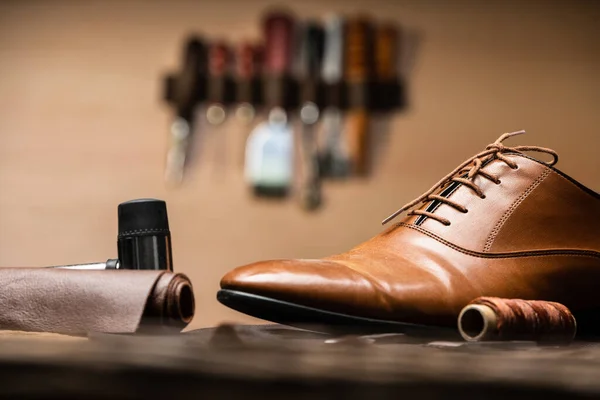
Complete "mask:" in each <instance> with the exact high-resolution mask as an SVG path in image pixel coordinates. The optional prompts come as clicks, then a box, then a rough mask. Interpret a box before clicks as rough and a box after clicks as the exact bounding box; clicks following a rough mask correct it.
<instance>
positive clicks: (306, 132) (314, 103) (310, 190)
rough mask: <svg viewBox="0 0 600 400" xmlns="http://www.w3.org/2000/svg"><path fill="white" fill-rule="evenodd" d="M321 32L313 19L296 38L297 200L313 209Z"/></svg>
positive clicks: (317, 195)
mask: <svg viewBox="0 0 600 400" xmlns="http://www.w3.org/2000/svg"><path fill="white" fill-rule="evenodd" d="M323 51H324V33H323V30H322V28H321V27H320V26H319V25H318V24H316V23H315V22H307V23H306V24H305V25H304V28H303V30H302V35H301V39H300V54H299V57H298V58H299V68H298V69H299V71H298V78H299V79H300V82H301V84H302V91H301V98H302V101H303V104H302V106H301V107H300V121H301V122H302V132H301V135H300V142H301V144H302V146H301V155H302V157H301V161H302V163H301V165H302V167H303V168H302V170H303V174H302V178H303V179H302V181H301V187H300V201H301V205H302V207H303V208H304V209H307V210H313V209H316V208H317V207H319V205H320V204H321V200H322V199H321V182H320V172H319V154H318V149H317V143H316V137H315V124H316V123H317V121H318V119H319V106H320V103H321V98H320V97H321V96H320V94H321V93H320V90H319V89H320V85H319V79H318V78H319V70H320V69H321V63H322V60H323Z"/></svg>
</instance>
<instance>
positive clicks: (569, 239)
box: [489, 171, 600, 252]
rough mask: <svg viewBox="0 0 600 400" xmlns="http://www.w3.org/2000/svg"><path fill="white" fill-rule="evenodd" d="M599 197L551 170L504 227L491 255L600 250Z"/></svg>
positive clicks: (491, 248) (495, 240) (492, 246)
mask: <svg viewBox="0 0 600 400" xmlns="http://www.w3.org/2000/svg"><path fill="white" fill-rule="evenodd" d="M598 201H599V199H598V197H595V196H593V195H592V194H590V193H589V192H586V191H585V190H584V189H582V188H581V187H579V186H577V185H576V184H575V183H573V182H571V181H569V180H568V179H567V178H565V177H563V176H561V175H559V174H558V173H557V172H554V171H551V172H550V174H549V175H548V177H547V178H546V179H544V181H543V182H542V183H541V184H540V186H539V187H538V188H537V189H536V190H534V191H533V192H532V193H531V194H529V195H528V196H527V198H526V199H525V200H524V201H523V203H522V204H521V206H520V207H518V208H517V209H515V210H514V212H513V213H512V214H511V215H510V217H509V218H508V219H507V220H506V222H505V223H504V224H503V226H502V229H500V231H499V232H498V234H497V236H496V237H495V239H494V240H493V243H492V245H491V247H490V249H489V251H490V252H506V251H525V250H546V249H579V250H594V249H596V250H597V249H598V243H600V207H598Z"/></svg>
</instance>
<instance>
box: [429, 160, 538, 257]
mask: <svg viewBox="0 0 600 400" xmlns="http://www.w3.org/2000/svg"><path fill="white" fill-rule="evenodd" d="M506 156H507V158H509V159H511V160H514V161H515V162H516V163H517V165H518V166H519V169H516V170H513V169H511V168H510V167H509V166H508V165H507V164H506V163H504V162H502V161H500V160H494V161H492V162H491V163H490V164H488V165H487V166H486V167H484V168H483V170H484V171H486V172H488V173H490V174H491V175H494V176H496V177H498V179H500V181H501V182H500V184H499V185H496V184H495V183H494V182H492V181H491V180H489V179H487V178H484V177H483V176H481V175H478V176H476V177H475V179H474V182H475V184H477V186H479V187H480V188H481V190H482V192H483V194H484V195H485V199H481V198H480V197H479V196H478V195H477V194H476V193H475V192H474V191H473V190H472V189H470V188H468V187H466V186H464V185H461V186H460V187H459V188H458V189H457V190H456V191H455V192H454V193H453V194H452V195H451V196H449V198H450V199H452V200H454V201H456V202H457V203H459V204H461V205H463V206H465V207H466V208H467V209H468V210H469V212H468V213H466V214H465V213H462V212H460V211H458V210H457V209H455V208H453V207H451V206H449V205H447V204H442V205H440V206H439V207H438V209H437V210H436V211H435V213H436V214H438V215H440V216H443V217H446V218H448V219H449V220H450V221H451V223H452V225H451V226H445V225H444V224H442V223H440V222H439V221H436V220H433V219H427V220H425V222H423V224H421V226H422V227H423V228H425V229H427V230H428V231H430V232H432V233H434V234H436V235H438V236H440V237H442V238H444V239H446V240H450V241H452V243H454V244H456V245H457V246H461V247H463V248H465V249H469V250H473V251H484V248H485V245H486V241H487V238H488V237H489V236H490V234H491V233H492V231H493V230H494V228H495V226H496V224H497V222H498V221H500V220H501V218H503V216H504V214H506V213H507V212H508V211H509V209H510V207H511V205H513V204H514V203H515V202H517V201H518V200H519V197H520V196H521V195H523V193H524V192H526V191H527V189H528V188H529V187H531V186H532V185H536V184H538V183H539V182H538V181H537V180H538V179H541V180H543V178H544V173H545V172H546V171H549V169H548V167H546V166H544V165H542V164H540V163H538V162H535V161H533V160H530V159H528V158H526V157H523V156H520V155H516V154H507V155H506Z"/></svg>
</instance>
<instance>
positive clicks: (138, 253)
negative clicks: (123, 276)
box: [50, 199, 173, 271]
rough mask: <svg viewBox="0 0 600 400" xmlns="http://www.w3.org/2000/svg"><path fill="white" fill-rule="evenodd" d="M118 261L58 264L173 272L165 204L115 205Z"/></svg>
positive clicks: (135, 202) (143, 201)
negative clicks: (117, 222) (117, 227)
mask: <svg viewBox="0 0 600 400" xmlns="http://www.w3.org/2000/svg"><path fill="white" fill-rule="evenodd" d="M118 220H119V233H118V235H117V250H118V257H119V258H118V259H109V260H107V261H106V262H99V263H90V264H76V265H61V266H55V267H50V268H64V269H85V270H95V269H98V270H105V269H136V270H167V271H173V251H172V249H171V231H170V230H169V218H168V215H167V204H166V203H165V202H164V201H162V200H156V199H137V200H131V201H127V202H125V203H121V204H119V207H118Z"/></svg>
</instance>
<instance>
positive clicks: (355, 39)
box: [344, 17, 373, 176]
mask: <svg viewBox="0 0 600 400" xmlns="http://www.w3.org/2000/svg"><path fill="white" fill-rule="evenodd" d="M344 43H345V46H346V48H345V58H346V62H345V73H346V80H347V82H348V105H349V111H348V117H347V119H346V122H347V125H346V129H347V132H346V134H347V138H348V142H349V147H350V155H351V161H352V172H353V173H354V174H355V175H359V176H360V175H364V174H366V172H367V164H368V154H369V149H368V142H369V141H368V127H369V115H368V109H369V106H370V105H369V97H370V95H369V84H370V78H371V73H372V68H371V64H372V62H371V61H372V58H373V57H372V56H371V53H372V40H371V26H370V23H369V20H368V19H366V18H364V17H355V18H352V19H349V20H348V21H347V24H346V40H345V42H344Z"/></svg>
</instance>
